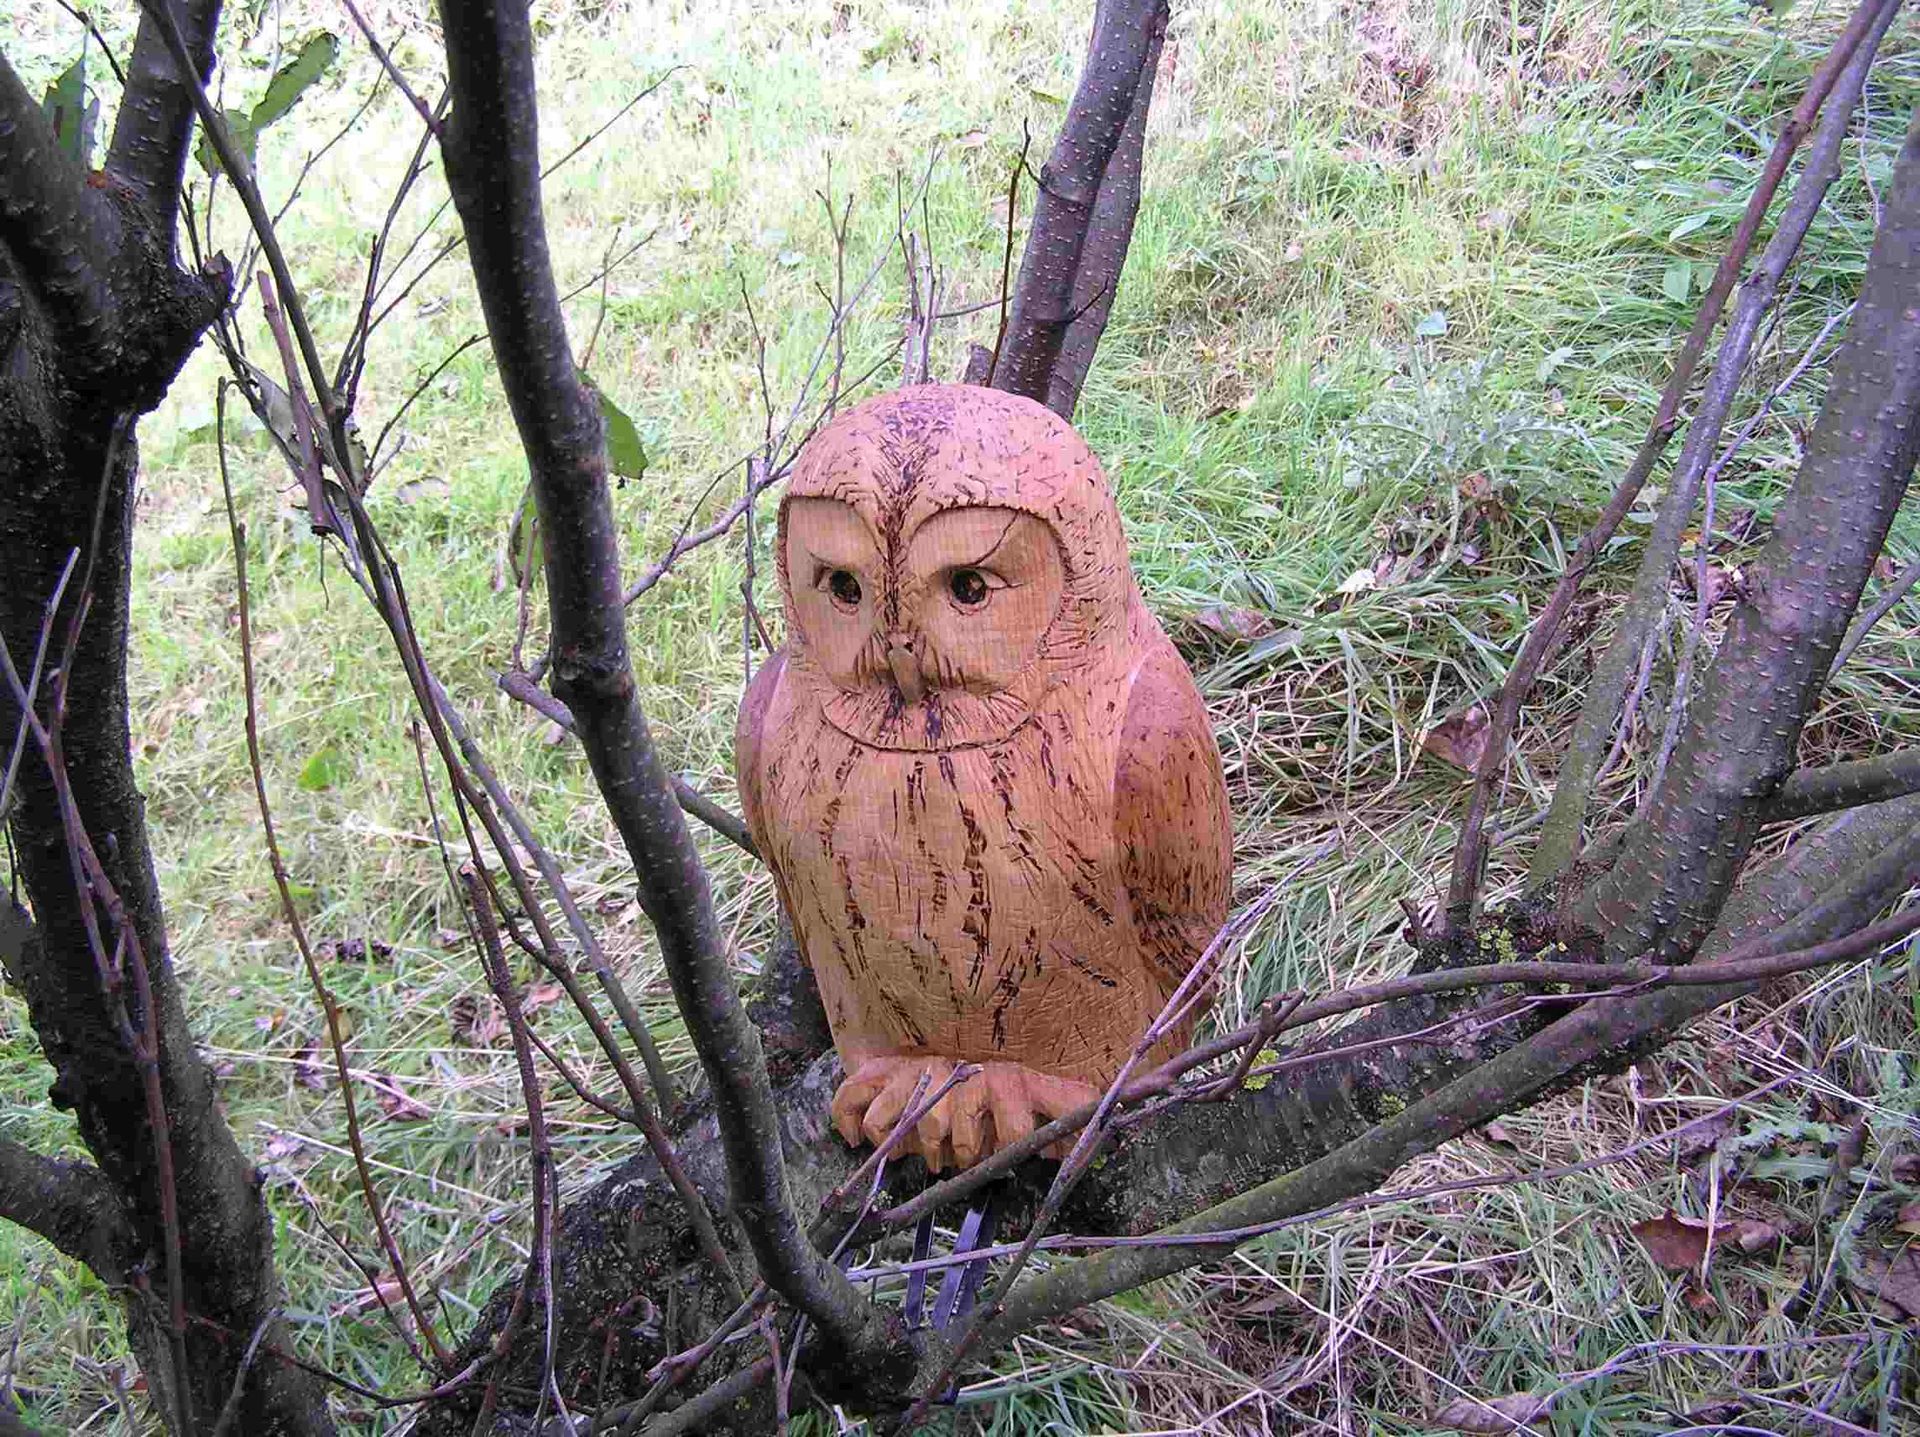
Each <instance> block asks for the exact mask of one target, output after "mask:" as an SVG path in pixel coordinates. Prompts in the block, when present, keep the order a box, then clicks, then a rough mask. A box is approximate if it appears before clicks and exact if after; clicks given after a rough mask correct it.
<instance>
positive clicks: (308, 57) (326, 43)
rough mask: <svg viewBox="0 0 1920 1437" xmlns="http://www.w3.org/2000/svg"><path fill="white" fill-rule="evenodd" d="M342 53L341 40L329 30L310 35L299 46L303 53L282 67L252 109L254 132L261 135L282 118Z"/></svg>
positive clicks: (268, 82)
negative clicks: (261, 132)
mask: <svg viewBox="0 0 1920 1437" xmlns="http://www.w3.org/2000/svg"><path fill="white" fill-rule="evenodd" d="M339 53H340V41H339V39H338V38H337V37H335V36H334V35H332V34H331V33H329V32H328V31H325V30H322V31H321V32H320V33H319V34H317V35H309V36H308V37H307V41H306V43H305V44H304V45H302V46H301V47H300V53H299V54H297V55H295V56H294V57H293V58H292V59H291V60H289V61H287V63H286V64H284V65H282V66H281V67H280V69H279V70H278V72H277V73H275V75H274V77H273V78H272V79H271V80H269V81H267V93H266V94H264V95H262V96H261V97H260V103H259V104H257V105H255V106H254V107H253V114H252V116H251V117H250V118H251V119H252V121H253V129H254V133H255V134H258V133H259V132H260V131H262V130H264V129H266V127H267V126H268V125H271V124H272V123H273V122H274V121H275V120H278V119H283V118H284V117H285V116H286V114H287V112H288V111H289V110H291V109H292V108H293V107H294V106H295V105H296V104H298V103H299V101H300V97H301V96H302V95H304V94H306V92H307V91H308V90H309V89H310V88H311V87H312V85H313V82H314V81H316V80H318V79H319V78H320V77H321V76H322V75H324V74H325V73H326V72H327V67H328V66H329V65H331V64H332V63H333V62H334V59H335V57H337V56H338V55H339Z"/></svg>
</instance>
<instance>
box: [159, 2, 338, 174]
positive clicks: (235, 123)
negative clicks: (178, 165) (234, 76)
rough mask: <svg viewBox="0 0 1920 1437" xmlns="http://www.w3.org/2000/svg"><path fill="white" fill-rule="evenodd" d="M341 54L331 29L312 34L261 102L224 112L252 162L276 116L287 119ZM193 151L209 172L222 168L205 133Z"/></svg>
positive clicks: (270, 83)
mask: <svg viewBox="0 0 1920 1437" xmlns="http://www.w3.org/2000/svg"><path fill="white" fill-rule="evenodd" d="M339 54H340V41H339V40H338V39H337V38H336V37H335V36H334V35H332V34H331V33H329V32H328V31H325V30H322V31H320V32H319V33H318V34H316V35H309V36H308V37H307V40H306V43H305V44H303V45H302V46H301V47H300V50H299V52H298V53H297V54H296V55H295V56H294V57H293V58H292V59H291V60H289V61H287V63H286V64H284V65H282V66H281V67H280V68H279V69H278V70H276V71H275V72H274V76H273V78H272V79H271V80H269V81H267V92H266V94H264V95H262V96H261V97H260V102H259V103H258V104H256V105H255V106H254V107H253V108H252V109H251V110H222V111H221V112H220V118H221V119H223V120H224V121H226V125H227V133H228V134H229V135H231V136H232V137H233V143H234V147H235V148H236V149H238V150H239V151H240V153H241V154H243V155H245V156H246V159H247V163H248V164H249V165H251V164H252V163H253V160H254V156H255V154H256V153H257V152H258V151H259V148H260V134H261V131H263V130H265V129H266V128H267V126H268V125H271V124H272V123H273V122H274V121H275V120H280V119H284V118H285V117H286V115H287V113H288V112H289V111H291V110H292V109H293V107H294V106H295V105H296V104H298V103H299V102H300V97H301V96H302V95H304V94H305V93H306V92H307V91H308V90H309V89H311V88H312V86H313V83H314V81H316V80H318V79H319V78H320V77H321V76H322V75H324V74H325V73H326V72H327V67H328V66H329V65H331V64H332V63H333V62H334V60H335V58H337V57H338V55H339ZM193 155H194V158H195V159H196V160H198V161H199V162H200V168H201V169H203V170H205V171H206V172H207V173H208V174H209V175H217V174H218V173H219V172H220V158H219V156H218V155H217V154H215V153H214V148H213V145H212V143H211V142H210V141H209V140H208V139H207V137H206V136H205V135H204V134H202V135H201V136H200V143H199V144H197V145H195V146H194V149H193Z"/></svg>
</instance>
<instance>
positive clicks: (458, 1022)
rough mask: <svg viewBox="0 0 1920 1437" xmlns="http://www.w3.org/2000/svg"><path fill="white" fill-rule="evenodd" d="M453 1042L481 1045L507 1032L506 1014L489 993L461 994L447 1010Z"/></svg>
mask: <svg viewBox="0 0 1920 1437" xmlns="http://www.w3.org/2000/svg"><path fill="white" fill-rule="evenodd" d="M447 1024H448V1026H449V1027H450V1028H452V1029H453V1037H454V1041H455V1042H459V1043H466V1044H468V1045H470V1046H472V1047H475V1048H484V1047H487V1046H488V1045H489V1044H491V1043H492V1042H493V1041H494V1039H496V1038H498V1037H499V1036H500V1035H501V1034H502V1033H504V1032H506V1031H507V1020H506V1015H505V1014H503V1013H502V1012H501V1011H500V1005H499V1003H497V1002H496V1001H494V999H493V998H492V997H491V996H489V995H483V994H479V993H462V994H461V995H460V996H459V997H457V998H455V999H454V1000H453V1002H452V1004H451V1005H450V1006H449V1007H448V1009H447Z"/></svg>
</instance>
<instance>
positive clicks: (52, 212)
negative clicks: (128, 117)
mask: <svg viewBox="0 0 1920 1437" xmlns="http://www.w3.org/2000/svg"><path fill="white" fill-rule="evenodd" d="M0 174H4V175H5V176H6V177H7V182H6V184H5V185H4V186H0V256H4V257H5V258H7V259H9V260H11V261H12V264H13V268H14V271H15V274H16V275H17V276H18V278H19V279H20V282H21V284H22V285H23V286H25V288H26V289H27V290H28V292H29V293H31V294H33V295H35V296H36V297H37V298H38V299H39V300H40V301H41V303H42V304H43V305H44V306H45V307H46V310H47V313H48V314H49V315H51V316H52V317H53V319H54V321H55V323H56V324H57V325H58V326H59V327H60V330H61V332H62V334H63V335H64V336H65V337H66V338H68V339H69V340H70V341H71V342H72V343H73V345H74V346H75V348H76V350H77V351H78V353H80V354H82V355H87V356H99V355H103V354H105V353H106V352H107V351H108V350H109V349H110V347H111V346H112V344H113V342H114V328H113V300H112V295H111V291H110V288H109V280H110V277H111V275H112V273H113V254H114V250H115V246H116V241H117V238H118V237H117V234H116V232H115V231H116V229H117V226H115V225H114V223H113V218H112V215H111V213H110V211H109V210H108V207H107V206H106V205H104V204H103V203H101V200H100V197H99V195H98V194H97V193H95V192H94V191H93V190H90V189H89V188H88V187H87V177H86V172H85V171H84V170H82V169H81V167H80V161H79V160H78V159H76V158H75V157H74V156H72V155H70V154H68V153H67V152H66V151H65V150H63V149H61V148H60V145H59V142H58V141H57V140H56V139H55V138H54V134H53V127H52V126H51V125H50V124H49V123H48V121H47V117H46V116H45V115H44V114H43V113H41V109H40V106H39V103H38V102H37V101H35V100H34V98H33V96H31V95H29V94H28V93H27V87H26V86H25V85H24V84H22V83H21V81H20V77H19V75H17V74H16V73H15V72H14V69H13V66H12V65H10V64H8V63H7V57H6V55H5V53H4V52H0Z"/></svg>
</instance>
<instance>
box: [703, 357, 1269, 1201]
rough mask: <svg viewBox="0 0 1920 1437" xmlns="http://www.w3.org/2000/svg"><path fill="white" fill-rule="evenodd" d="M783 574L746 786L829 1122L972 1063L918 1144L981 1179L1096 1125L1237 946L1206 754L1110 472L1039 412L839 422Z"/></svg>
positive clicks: (790, 512) (878, 1109)
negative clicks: (794, 945) (1195, 990)
mask: <svg viewBox="0 0 1920 1437" xmlns="http://www.w3.org/2000/svg"><path fill="white" fill-rule="evenodd" d="M779 574H780V590H781V594H782V597H783V598H784V600H785V602H786V614H787V629H788V641H787V645H786V648H785V649H784V650H783V651H782V652H781V653H779V654H777V655H775V656H774V658H773V659H772V660H771V661H770V662H769V663H768V664H767V665H766V666H765V667H764V668H762V669H761V670H760V672H759V674H758V675H757V676H756V677H755V678H754V681H753V683H752V685H751V686H750V687H749V689H748V690H747V694H746V698H745V700H744V701H743V703H742V704H741V709H740V723H739V732H738V749H737V767H738V771H739V776H740V796H741V802H742V804H743V805H744V808H745V813H746V819H747V823H748V825H749V826H750V827H751V829H752V831H753V837H754V841H755V842H756V843H757V844H758V845H759V848H760V852H761V853H762V854H763V855H765V857H766V859H767V862H768V863H769V865H770V866H771V867H772V869H773V874H774V878H775V880H776V882H777V884H778V887H779V891H780V895H781V899H782V901H783V902H784V903H785V905H786V909H787V912H788V914H789V915H790V916H791V917H792V919H793V924H794V931H795V934H796V936H797V938H798V939H799V943H800V947H801V951H802V953H803V954H804V955H805V957H806V960H807V962H808V964H809V965H810V966H811V967H812V969H813V972H814V975H815V977H816V978H817V980H818V982H819V986H820V996H821V998H822V1000H823V1002H824V1003H825V1006H826V1011H827V1019H828V1022H829V1024H830V1025H831V1027H832V1029H833V1036H834V1043H835V1046H836V1047H837V1048H838V1050H839V1052H840V1056H841V1059H842V1062H843V1063H844V1065H845V1067H846V1071H847V1077H846V1079H845V1081H844V1082H843V1083H842V1084H841V1086H840V1088H839V1091H838V1092H837V1093H836V1094H835V1097H834V1102H833V1118H834V1122H835V1124H836V1126H837V1127H838V1128H839V1130H840V1132H841V1134H842V1136H844V1137H845V1138H846V1140H847V1141H848V1142H849V1143H854V1144H857V1143H858V1142H859V1141H860V1140H861V1138H862V1137H863V1136H864V1137H865V1138H866V1139H867V1140H868V1141H872V1142H876V1143H877V1142H879V1141H880V1140H882V1139H883V1138H884V1137H885V1136H886V1135H887V1134H888V1133H889V1132H890V1131H892V1129H893V1127H894V1125H895V1123H896V1122H897V1121H898V1119H899V1118H900V1116H901V1114H902V1113H903V1112H904V1111H905V1108H906V1105H907V1103H908V1102H909V1101H910V1099H911V1097H912V1095H913V1091H914V1087H915V1083H916V1081H917V1079H918V1078H919V1077H920V1076H921V1075H922V1074H926V1075H928V1077H929V1079H930V1081H931V1083H932V1085H933V1087H930V1088H929V1089H928V1090H927V1091H929V1092H931V1091H933V1088H937V1087H938V1085H939V1084H940V1083H941V1082H942V1081H943V1080H944V1079H945V1078H946V1077H947V1076H948V1075H949V1074H950V1073H951V1072H952V1070H953V1067H954V1065H955V1063H956V1062H970V1063H979V1064H982V1065H984V1067H983V1071H982V1072H981V1073H980V1074H979V1075H977V1076H975V1077H974V1078H972V1079H971V1080H970V1081H967V1082H965V1083H962V1084H961V1085H960V1086H958V1087H956V1088H954V1089H953V1090H952V1091H951V1092H949V1093H948V1094H947V1096H946V1097H945V1098H944V1099H942V1101H941V1102H940V1103H939V1105H938V1106H936V1107H935V1108H934V1109H933V1110H932V1111H931V1112H929V1113H928V1114H927V1115H926V1117H925V1118H923V1119H922V1120H921V1121H920V1122H919V1123H918V1125H917V1126H916V1128H915V1129H914V1131H913V1133H912V1134H910V1135H909V1136H908V1137H907V1139H906V1142H905V1143H904V1145H903V1150H904V1151H911V1152H918V1153H919V1154H920V1155H921V1156H922V1157H923V1158H925V1160H926V1162H927V1165H928V1167H929V1168H932V1169H934V1170H938V1169H940V1168H941V1167H943V1166H946V1165H948V1164H958V1165H960V1166H963V1167H964V1166H967V1165H970V1164H972V1163H974V1162H976V1161H978V1160H979V1159H980V1158H982V1157H984V1156H986V1155H987V1154H989V1153H991V1152H993V1151H995V1150H996V1149H998V1148H1001V1147H1004V1146H1006V1145H1007V1144H1009V1143H1012V1142H1016V1141H1018V1140H1019V1139H1020V1138H1022V1137H1023V1136H1025V1135H1026V1134H1027V1133H1029V1132H1031V1131H1032V1130H1033V1128H1034V1127H1035V1126H1037V1125H1039V1124H1042V1123H1045V1122H1048V1121H1050V1120H1051V1119H1053V1118H1054V1117H1057V1116H1059V1115H1060V1114H1062V1113H1065V1112H1068V1111H1071V1110H1072V1109H1073V1108H1075V1107H1078V1106H1079V1105H1081V1104H1082V1103H1085V1102H1087V1101H1089V1100H1090V1099H1092V1098H1094V1097H1097V1096H1098V1094H1099V1092H1100V1091H1101V1090H1103V1089H1104V1087H1105V1085H1106V1084H1108V1083H1109V1082H1110V1081H1111V1080H1112V1079H1113V1077H1114V1075H1115V1074H1116V1073H1117V1072H1118V1071H1119V1069H1120V1066H1121V1064H1122V1063H1123V1062H1125V1060H1126V1058H1127V1056H1128V1054H1130V1053H1131V1052H1132V1051H1133V1049H1134V1046H1135V1045H1136V1043H1137V1042H1138V1040H1139V1038H1140V1036H1141V1035H1142V1034H1143V1033H1144V1032H1145V1031H1146V1029H1147V1027H1148V1025H1149V1024H1150V1023H1151V1022H1152V1021H1153V1019H1154V1018H1155V1017H1157V1016H1158V1015H1159V1013H1160V1011H1161V1009H1162V1008H1163V1007H1164V1005H1165V1003H1166V1000H1167V998H1168V996H1169V995H1170V994H1171V993H1172V992H1173V990H1174V988H1175V986H1176V985H1177V984H1178V983H1179V982H1180V980H1181V978H1182V977H1184V976H1185V975H1186V973H1187V972H1188V970H1189V969H1190V968H1191V967H1192V966H1193V964H1194V962H1195V960H1196V959H1197V958H1198V957H1199V956H1200V954H1201V952H1202V951H1203V950H1204V949H1205V947H1206V945H1207V944H1208V942H1209V941H1210V940H1211V939H1212V937H1213V935H1214V933H1215V932H1216V931H1217V930H1218V928H1219V926H1220V924H1221V923H1222V922H1223V921H1224V919H1225V916H1226V909H1227V904H1228V900H1229V896H1230V891H1229V890H1230V886H1231V877H1232V872H1231V870H1232V831H1231V828H1230V824H1229V816H1228V812H1227V795H1226V786H1225V783H1224V782H1223V780H1222V778H1221V773H1220V755H1219V750H1218V749H1217V748H1216V747H1215V745H1214V740H1213V735H1212V733H1211V731H1210V730H1209V728H1208V726H1207V717H1206V712H1205V710H1204V708H1203V707H1202V705H1201V702H1200V695H1199V693H1198V691H1197V690H1196V689H1195V687H1194V684H1193V679H1192V676H1191V675H1190V674H1189V673H1188V672H1187V668H1186V665H1185V664H1184V663H1183V662H1182V661H1181V659H1180V656H1179V655H1178V654H1177V653H1176V652H1175V650H1174V648H1173V645H1172V644H1171V643H1169V642H1168V640H1167V637H1166V635H1165V634H1164V633H1163V632H1162V631H1161V629H1160V626H1159V624H1158V623H1157V622H1156V621H1155V620H1154V618H1153V616H1152V615H1151V614H1149V613H1148V612H1147V609H1146V607H1145V605H1144V604H1143V603H1142V602H1141V599H1140V593H1139V590H1138V589H1137V588H1136V587H1135V584H1134V580H1133V572H1132V570H1131V569H1130V568H1129V567H1128V564H1127V549H1126V540H1125V538H1124V536H1123V535H1122V533H1121V529H1120V516H1119V512H1118V510H1116V509H1115V507H1114V503H1113V498H1112V496H1111V494H1110V493H1109V492H1108V489H1107V483H1106V478H1105V476H1104V475H1103V474H1102V473H1101V470H1100V465H1099V463H1098V462H1097V461H1096V460H1095V459H1094V457H1093V455H1092V453H1091V452H1090V451H1089V450H1088V448H1087V446H1086V444H1085V443H1084V442H1083V441H1082V440H1081V438H1080V436H1079V435H1078V434H1076V433H1075V432H1074V431H1073V429H1072V428H1070V427H1069V426H1068V425H1067V424H1066V423H1065V421H1063V420H1061V419H1060V418H1058V417H1057V416H1056V415H1054V414H1053V413H1051V412H1050V411H1048V410H1047V409H1045V408H1043V407H1041V406H1040V405H1038V404H1035V403H1033V402H1032V401H1030V400H1026V399H1020V398H1016V397H1014V396H1012V395H1007V394H1002V393H999V392H998V391H995V390H991V389H983V388H979V387H976V386H970V385H924V386H919V387H916V388H909V389H901V390H896V391H893V392H891V393H888V394H885V395H882V396H880V397H878V398H876V399H872V400H869V401H868V402H866V403H864V404H861V405H860V406H859V407H857V408H855V409H852V410H850V411H848V412H847V413H846V414H843V415H842V416H840V417H839V418H838V419H836V420H834V421H833V423H831V424H829V425H828V426H827V427H826V428H824V429H822V430H821V431H820V433H819V434H818V435H816V436H815V437H814V439H813V440H812V441H811V442H810V443H809V444H808V445H807V446H806V448H805V449H804V450H803V451H802V453H801V455H800V457H799V460H798V462H797V464H796V466H795V470H794V475H793V479H792V481H791V483H790V485H789V487H788V491H787V495H786V498H785V500H784V502H783V503H782V505H781V509H780V535H779ZM1188 1026H1189V1030H1190V1026H1191V1025H1190V1024H1189V1025H1188ZM1187 1041H1188V1034H1187V1033H1186V1032H1181V1033H1176V1034H1173V1035H1172V1036H1171V1037H1169V1038H1168V1039H1167V1040H1166V1042H1165V1043H1164V1044H1163V1045H1162V1051H1161V1052H1160V1053H1158V1055H1157V1056H1160V1057H1164V1056H1170V1055H1171V1054H1172V1053H1173V1052H1176V1051H1178V1050H1179V1049H1180V1048H1182V1047H1184V1046H1185V1045H1186V1043H1187Z"/></svg>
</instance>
